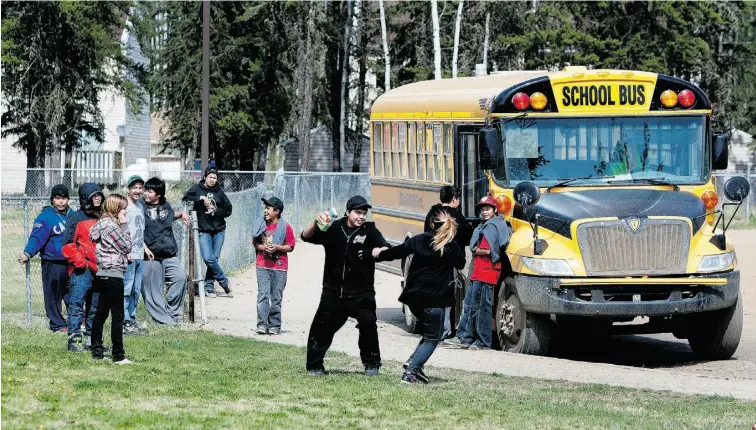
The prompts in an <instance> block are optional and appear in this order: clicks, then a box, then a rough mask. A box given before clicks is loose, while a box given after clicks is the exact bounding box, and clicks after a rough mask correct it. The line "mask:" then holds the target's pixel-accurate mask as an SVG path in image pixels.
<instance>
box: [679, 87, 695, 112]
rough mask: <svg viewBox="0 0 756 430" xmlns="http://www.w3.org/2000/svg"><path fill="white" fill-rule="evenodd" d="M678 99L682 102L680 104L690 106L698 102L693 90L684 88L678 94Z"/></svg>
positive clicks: (685, 106)
mask: <svg viewBox="0 0 756 430" xmlns="http://www.w3.org/2000/svg"><path fill="white" fill-rule="evenodd" d="M677 101H678V102H679V103H680V106H682V107H684V108H689V107H691V106H693V105H694V104H696V95H695V94H693V91H691V90H682V91H680V94H678V95H677Z"/></svg>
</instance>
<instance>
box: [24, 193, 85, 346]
mask: <svg viewBox="0 0 756 430" xmlns="http://www.w3.org/2000/svg"><path fill="white" fill-rule="evenodd" d="M68 200H69V195H68V188H67V187H66V186H65V185H62V184H59V185H56V186H54V187H53V189H52V192H51V193H50V203H51V206H45V207H44V208H42V212H41V213H40V214H39V215H38V216H37V219H35V220H34V226H33V227H32V232H31V236H29V241H28V242H27V243H26V247H25V248H24V252H23V253H22V254H21V255H20V256H19V257H18V262H19V263H21V264H27V263H28V262H29V260H30V259H31V258H32V257H33V256H34V255H35V254H37V253H40V256H41V257H42V291H43V292H44V299H45V313H46V314H47V318H48V319H49V320H50V330H52V331H53V332H59V333H67V332H68V327H67V326H66V320H65V319H64V318H63V312H62V310H63V308H62V305H61V302H65V303H66V307H68V262H66V259H65V258H64V257H63V254H62V252H61V248H63V235H64V232H65V230H66V227H65V226H66V221H67V220H68V216H69V215H70V214H71V213H72V211H71V209H70V208H69V207H68Z"/></svg>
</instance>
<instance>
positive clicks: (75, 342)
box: [68, 336, 87, 352]
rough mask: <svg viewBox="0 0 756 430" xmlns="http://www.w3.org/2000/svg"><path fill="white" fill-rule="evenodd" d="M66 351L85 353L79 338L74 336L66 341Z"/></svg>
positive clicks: (85, 350)
mask: <svg viewBox="0 0 756 430" xmlns="http://www.w3.org/2000/svg"><path fill="white" fill-rule="evenodd" d="M68 350H69V351H71V352H87V349H86V348H85V347H84V342H82V339H81V336H74V337H72V338H69V339H68Z"/></svg>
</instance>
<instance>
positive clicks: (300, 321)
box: [208, 231, 756, 400]
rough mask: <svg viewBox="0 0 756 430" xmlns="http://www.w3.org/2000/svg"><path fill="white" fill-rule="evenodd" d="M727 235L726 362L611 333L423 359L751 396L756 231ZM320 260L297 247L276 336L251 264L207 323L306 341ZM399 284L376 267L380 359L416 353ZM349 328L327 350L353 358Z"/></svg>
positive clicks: (353, 334)
mask: <svg viewBox="0 0 756 430" xmlns="http://www.w3.org/2000/svg"><path fill="white" fill-rule="evenodd" d="M731 237H732V239H733V240H735V242H736V245H737V246H738V248H737V249H738V261H739V263H740V265H741V270H743V277H742V284H741V285H742V287H743V297H744V305H745V314H746V315H745V326H744V333H743V339H742V341H741V345H740V348H739V349H738V351H737V352H736V354H735V357H734V358H733V359H731V360H728V361H720V362H696V361H695V358H694V357H693V355H692V353H691V351H690V348H689V347H688V345H687V342H686V341H681V340H678V339H675V338H674V337H672V336H671V335H662V336H619V337H614V338H611V339H609V340H607V341H606V342H605V343H602V344H600V345H596V347H595V348H593V350H591V351H581V352H580V353H579V354H574V353H570V352H565V353H563V354H561V355H560V356H559V357H533V356H524V355H518V354H510V353H505V352H501V351H462V350H449V349H443V348H439V349H438V350H437V352H436V353H435V354H434V355H433V357H431V360H430V362H429V363H428V364H429V366H437V367H446V368H454V369H460V370H466V371H476V372H488V373H494V372H495V373H499V374H504V375H511V376H529V377H535V378H543V379H555V380H566V381H572V382H582V383H595V384H607V385H614V386H623V387H631V388H644V389H652V390H670V391H675V392H680V393H687V394H707V395H712V394H719V395H729V396H733V397H736V398H743V399H752V400H756V265H754V264H753V262H754V261H756V231H747V232H732V234H731ZM322 261H323V251H322V248H321V247H316V246H311V245H308V244H303V243H300V244H298V245H297V249H296V251H295V253H294V254H293V255H292V258H291V260H290V270H289V281H288V286H287V289H286V291H285V292H284V306H283V325H284V327H283V332H282V333H281V335H280V336H276V337H272V336H260V335H257V334H255V333H254V328H255V323H256V311H255V305H256V296H257V283H256V279H255V270H254V267H252V268H250V269H248V270H247V271H245V272H243V273H240V274H238V275H237V276H234V277H233V282H234V290H235V294H236V297H235V298H233V299H228V298H226V297H224V296H222V295H219V296H218V298H215V299H208V315H209V318H210V327H211V328H212V329H213V330H215V331H217V332H219V333H224V334H230V335H234V336H243V337H254V338H259V339H263V340H266V341H272V342H280V343H286V344H291V345H298V346H304V345H306V342H307V332H308V329H309V326H310V322H311V321H312V317H313V315H314V314H315V310H316V307H317V304H318V300H319V297H320V292H321V278H322ZM399 289H400V287H399V278H398V277H397V276H394V275H390V274H387V273H384V272H378V274H377V276H376V291H377V297H376V300H377V303H378V319H379V322H378V325H379V332H380V342H381V354H382V356H383V359H384V360H393V361H397V362H403V361H404V360H406V359H407V357H408V356H409V354H410V353H411V352H412V351H413V350H414V348H415V346H416V344H417V341H418V338H417V336H414V335H410V334H408V333H407V332H406V331H405V326H404V317H403V315H402V312H401V308H400V306H399V302H397V300H396V298H397V297H398V295H399ZM354 325H355V324H354V322H353V321H350V322H348V323H347V324H346V325H345V326H344V328H342V330H341V331H340V332H339V333H337V334H336V337H335V339H334V342H333V346H332V349H333V350H336V351H342V352H345V353H347V354H350V355H354V356H359V350H358V348H357V330H356V329H355V328H354ZM577 360H580V361H577ZM326 367H328V362H327V361H326ZM302 370H303V371H304V363H302ZM383 370H384V372H394V373H396V375H397V377H398V376H399V374H400V371H401V369H400V368H398V367H397V368H391V367H384V369H383ZM431 372H432V370H431Z"/></svg>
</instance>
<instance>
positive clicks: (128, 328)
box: [123, 323, 141, 335]
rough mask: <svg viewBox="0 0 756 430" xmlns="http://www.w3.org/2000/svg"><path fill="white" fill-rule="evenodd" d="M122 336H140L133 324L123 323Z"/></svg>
mask: <svg viewBox="0 0 756 430" xmlns="http://www.w3.org/2000/svg"><path fill="white" fill-rule="evenodd" d="M123 334H126V335H135V334H141V333H140V332H139V328H138V327H137V326H136V324H134V323H128V324H127V323H123Z"/></svg>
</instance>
